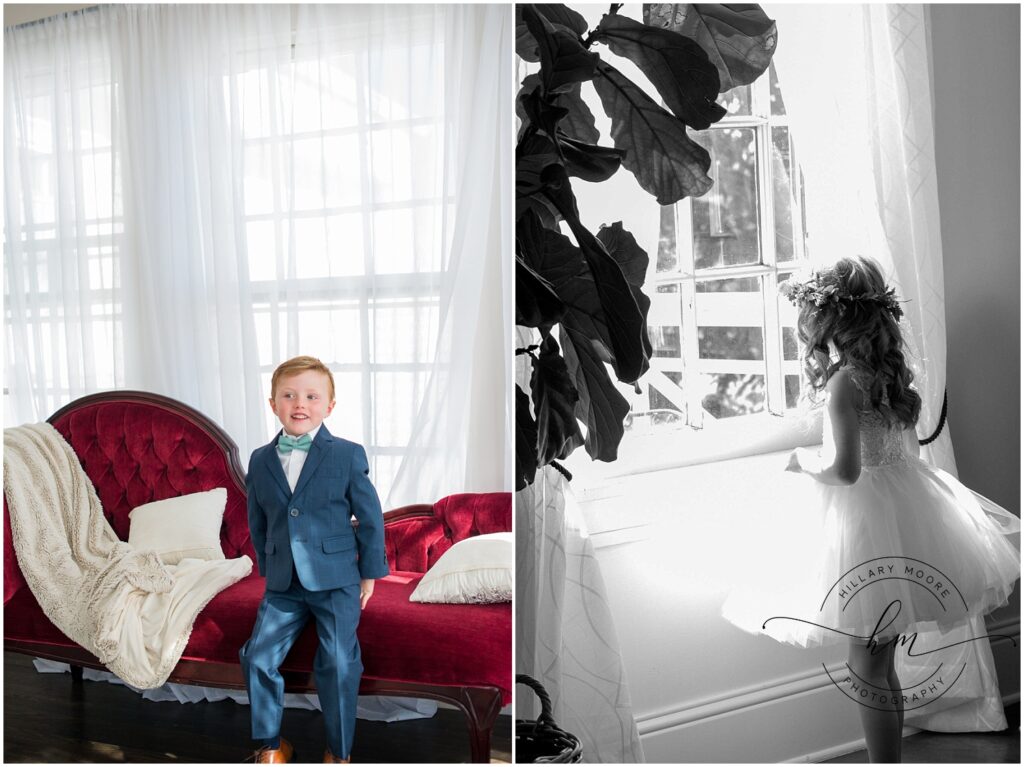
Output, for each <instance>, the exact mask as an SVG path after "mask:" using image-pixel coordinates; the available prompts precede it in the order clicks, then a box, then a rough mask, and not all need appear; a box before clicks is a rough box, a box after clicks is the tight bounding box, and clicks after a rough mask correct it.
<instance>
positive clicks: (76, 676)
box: [71, 663, 82, 684]
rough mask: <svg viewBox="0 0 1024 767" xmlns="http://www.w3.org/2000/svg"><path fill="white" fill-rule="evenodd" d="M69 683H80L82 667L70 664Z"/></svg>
mask: <svg viewBox="0 0 1024 767" xmlns="http://www.w3.org/2000/svg"><path fill="white" fill-rule="evenodd" d="M71 682H72V684H81V683H82V667H81V666H76V665H75V664H74V663H72V664H71Z"/></svg>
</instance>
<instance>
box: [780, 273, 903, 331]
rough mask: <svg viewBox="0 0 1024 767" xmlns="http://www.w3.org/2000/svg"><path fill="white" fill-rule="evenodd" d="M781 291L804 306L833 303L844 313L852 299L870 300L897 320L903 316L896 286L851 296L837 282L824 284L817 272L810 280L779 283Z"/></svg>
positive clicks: (790, 280) (797, 303)
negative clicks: (843, 291)
mask: <svg viewBox="0 0 1024 767" xmlns="http://www.w3.org/2000/svg"><path fill="white" fill-rule="evenodd" d="M779 293H781V294H782V295H784V296H785V297H786V298H788V299H789V300H790V302H791V303H792V304H793V305H794V306H802V305H803V304H806V303H813V304H814V305H815V306H825V305H826V304H833V305H835V306H836V307H838V309H839V313H840V314H842V313H843V311H844V309H845V308H846V306H845V305H846V304H847V303H849V302H851V301H869V302H871V303H875V304H878V305H879V306H881V307H882V308H883V309H886V310H888V312H889V314H891V315H892V317H893V319H895V320H896V321H897V322H899V321H900V318H901V317H903V307H901V306H900V302H899V300H898V299H897V298H896V289H895V288H886V290H885V291H884V292H882V293H862V294H861V295H859V296H851V295H849V294H846V293H841V292H840V291H839V286H838V285H836V284H831V285H823V284H822V283H821V282H820V275H819V273H818V272H815V273H814V274H813V275H812V276H811V278H810V279H809V280H804V281H802V282H796V281H794V280H792V279H789V280H786V281H785V282H781V283H779Z"/></svg>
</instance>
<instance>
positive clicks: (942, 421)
mask: <svg viewBox="0 0 1024 767" xmlns="http://www.w3.org/2000/svg"><path fill="white" fill-rule="evenodd" d="M946 394H947V391H946V390H943V392H942V412H940V413H939V425H938V426H936V427H935V431H933V432H932V435H931V436H930V437H928V439H919V440H918V441H917V444H919V445H921V446H922V447H924V446H925V445H930V444H931V443H932V442H934V441H935V440H937V439H938V438H939V435H940V434H942V428H943V427H944V426H945V425H946Z"/></svg>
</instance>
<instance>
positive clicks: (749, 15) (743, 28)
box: [644, 3, 779, 93]
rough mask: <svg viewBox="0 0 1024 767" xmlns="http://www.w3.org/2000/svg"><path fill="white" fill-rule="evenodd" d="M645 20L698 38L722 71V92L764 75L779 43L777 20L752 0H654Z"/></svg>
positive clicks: (716, 66) (720, 73) (720, 78)
mask: <svg viewBox="0 0 1024 767" xmlns="http://www.w3.org/2000/svg"><path fill="white" fill-rule="evenodd" d="M644 20H645V21H646V22H647V23H648V24H651V25H655V26H658V27H662V28H665V29H670V30H672V31H674V32H678V33H679V34H681V35H684V36H686V37H689V38H691V39H693V40H694V41H696V42H697V44H698V45H700V47H701V48H703V49H704V50H705V52H706V53H707V54H708V58H710V60H711V63H713V64H714V65H715V68H716V69H717V70H718V77H719V80H720V83H719V86H718V92H719V93H724V92H725V91H727V90H731V89H732V88H736V87H737V86H740V85H749V84H750V83H752V82H754V80H756V79H757V78H758V77H760V76H761V75H762V74H764V71H765V70H766V69H768V65H769V64H770V63H771V60H772V56H773V55H774V54H775V46H776V44H777V43H778V36H779V35H778V30H777V29H776V28H775V22H774V21H772V20H771V19H770V18H768V16H767V15H766V14H765V12H764V11H763V10H761V6H759V5H756V4H752V3H740V4H732V5H718V4H711V3H709V4H704V3H701V4H697V5H691V4H676V3H651V4H649V5H645V6H644Z"/></svg>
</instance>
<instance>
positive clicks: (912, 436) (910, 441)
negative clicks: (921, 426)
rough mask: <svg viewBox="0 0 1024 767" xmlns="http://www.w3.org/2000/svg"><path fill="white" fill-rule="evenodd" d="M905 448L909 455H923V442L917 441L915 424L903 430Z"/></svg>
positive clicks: (918, 456)
mask: <svg viewBox="0 0 1024 767" xmlns="http://www.w3.org/2000/svg"><path fill="white" fill-rule="evenodd" d="M903 449H904V450H905V451H906V453H907V455H910V456H913V457H914V458H920V457H921V443H920V442H918V441H917V429H916V428H914V427H913V426H911V427H909V428H907V429H904V430H903Z"/></svg>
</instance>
